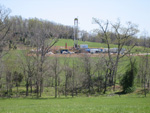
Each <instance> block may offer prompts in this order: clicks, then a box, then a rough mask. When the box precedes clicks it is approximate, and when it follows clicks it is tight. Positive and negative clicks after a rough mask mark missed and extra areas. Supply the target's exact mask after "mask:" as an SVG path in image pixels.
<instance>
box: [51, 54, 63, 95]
mask: <svg viewBox="0 0 150 113" xmlns="http://www.w3.org/2000/svg"><path fill="white" fill-rule="evenodd" d="M51 69H52V71H53V74H54V79H55V85H54V86H55V98H57V94H58V81H59V74H60V72H61V68H60V62H59V58H58V57H57V56H55V58H54V59H53V61H52V64H51Z"/></svg>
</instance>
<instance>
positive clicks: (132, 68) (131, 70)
mask: <svg viewBox="0 0 150 113" xmlns="http://www.w3.org/2000/svg"><path fill="white" fill-rule="evenodd" d="M136 74H137V67H136V60H134V61H132V60H130V63H129V65H128V66H127V70H126V72H125V74H124V75H123V77H122V79H121V82H120V84H121V86H122V88H123V92H124V93H131V92H133V91H134V90H135V87H134V78H135V76H136Z"/></svg>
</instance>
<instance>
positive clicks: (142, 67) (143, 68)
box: [138, 54, 150, 97]
mask: <svg viewBox="0 0 150 113" xmlns="http://www.w3.org/2000/svg"><path fill="white" fill-rule="evenodd" d="M148 57H149V56H148V54H147V55H146V56H141V59H140V64H139V77H140V79H141V83H142V87H143V89H144V95H145V97H146V94H147V89H148V87H149V81H150V76H149V75H150V71H149V69H150V68H149V58H148ZM138 79H139V78H138Z"/></svg>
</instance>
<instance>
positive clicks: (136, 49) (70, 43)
mask: <svg viewBox="0 0 150 113" xmlns="http://www.w3.org/2000/svg"><path fill="white" fill-rule="evenodd" d="M65 43H67V46H71V47H73V45H74V41H73V40H72V39H59V40H58V42H57V43H56V44H55V46H62V47H65ZM80 44H88V47H89V48H107V45H106V44H104V43H97V42H88V41H85V42H84V41H80V40H79V41H78V45H80ZM110 47H111V48H116V47H117V45H114V44H110ZM123 48H126V49H127V48H128V46H124V47H123ZM148 50H149V51H150V48H148ZM131 52H133V53H146V52H147V50H146V49H145V50H144V47H141V46H135V47H134V48H133V49H132V51H131Z"/></svg>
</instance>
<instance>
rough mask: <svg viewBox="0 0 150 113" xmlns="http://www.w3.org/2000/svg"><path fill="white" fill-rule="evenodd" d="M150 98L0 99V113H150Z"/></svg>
mask: <svg viewBox="0 0 150 113" xmlns="http://www.w3.org/2000/svg"><path fill="white" fill-rule="evenodd" d="M149 112H150V97H148V98H143V97H124V96H123V97H119V96H114V97H75V98H71V97H70V98H58V99H54V98H40V99H31V98H30V99H29V98H18V99H17V98H10V99H0V113H149Z"/></svg>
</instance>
